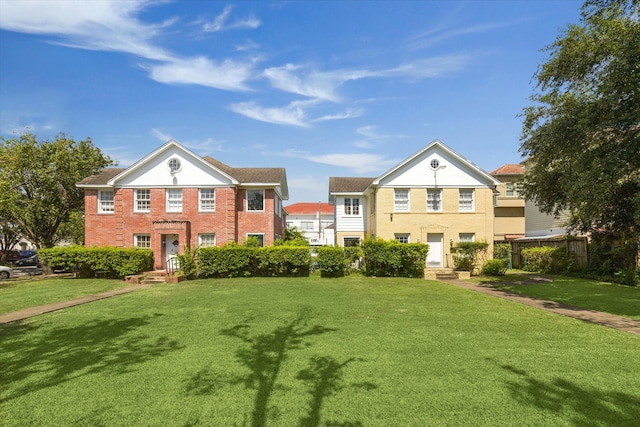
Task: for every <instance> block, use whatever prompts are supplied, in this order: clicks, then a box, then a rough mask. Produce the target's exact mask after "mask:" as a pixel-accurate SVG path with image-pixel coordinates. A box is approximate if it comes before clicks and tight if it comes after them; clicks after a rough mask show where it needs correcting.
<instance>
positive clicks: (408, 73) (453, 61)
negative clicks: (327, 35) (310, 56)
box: [264, 55, 471, 102]
mask: <svg viewBox="0 0 640 427" xmlns="http://www.w3.org/2000/svg"><path fill="white" fill-rule="evenodd" d="M470 59H471V57H470V56H469V55H443V56H437V57H432V58H424V59H420V60H416V61H413V62H407V63H404V64H400V65H399V66H397V67H394V68H388V69H382V70H335V71H326V72H321V71H308V70H307V69H306V68H305V67H303V66H301V65H295V64H286V65H283V66H281V67H271V68H267V69H266V70H264V76H265V77H266V78H267V79H268V80H269V81H270V82H271V84H272V86H273V87H275V88H277V89H280V90H283V91H285V92H291V93H295V94H298V95H303V96H308V97H310V98H319V99H322V100H325V101H332V102H340V100H341V98H340V96H339V95H338V93H337V89H338V88H339V87H340V86H341V85H343V84H344V83H346V82H348V81H352V80H359V79H364V78H393V77H409V78H412V79H427V78H434V77H439V76H441V75H448V74H450V73H452V72H454V71H457V70H459V69H461V68H463V67H464V66H465V65H466V64H467V63H468V62H469V61H470Z"/></svg>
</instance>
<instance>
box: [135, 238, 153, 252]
mask: <svg viewBox="0 0 640 427" xmlns="http://www.w3.org/2000/svg"><path fill="white" fill-rule="evenodd" d="M133 247H134V248H139V249H151V234H134V235H133Z"/></svg>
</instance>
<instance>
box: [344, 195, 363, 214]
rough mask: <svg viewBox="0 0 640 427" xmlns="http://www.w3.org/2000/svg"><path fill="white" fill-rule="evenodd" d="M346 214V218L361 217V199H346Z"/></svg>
mask: <svg viewBox="0 0 640 427" xmlns="http://www.w3.org/2000/svg"><path fill="white" fill-rule="evenodd" d="M344 214H345V215H346V216H360V198H359V197H345V198H344Z"/></svg>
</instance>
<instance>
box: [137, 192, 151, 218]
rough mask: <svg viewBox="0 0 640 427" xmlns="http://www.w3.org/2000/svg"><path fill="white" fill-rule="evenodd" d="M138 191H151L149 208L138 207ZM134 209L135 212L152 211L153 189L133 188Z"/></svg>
mask: <svg viewBox="0 0 640 427" xmlns="http://www.w3.org/2000/svg"><path fill="white" fill-rule="evenodd" d="M138 191H148V192H149V199H148V200H149V209H138ZM146 200H147V199H141V200H140V201H146ZM133 211H134V212H142V213H146V212H151V190H150V189H149V188H135V189H134V190H133Z"/></svg>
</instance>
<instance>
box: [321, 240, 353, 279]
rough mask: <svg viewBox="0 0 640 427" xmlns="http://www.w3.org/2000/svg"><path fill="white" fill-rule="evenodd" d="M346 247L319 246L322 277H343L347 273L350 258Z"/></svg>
mask: <svg viewBox="0 0 640 427" xmlns="http://www.w3.org/2000/svg"><path fill="white" fill-rule="evenodd" d="M345 249H347V248H339V247H337V246H321V247H319V248H318V257H317V260H318V268H320V276H321V277H342V276H344V275H345V272H346V269H347V266H348V264H349V259H348V258H347V254H346V251H345Z"/></svg>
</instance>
